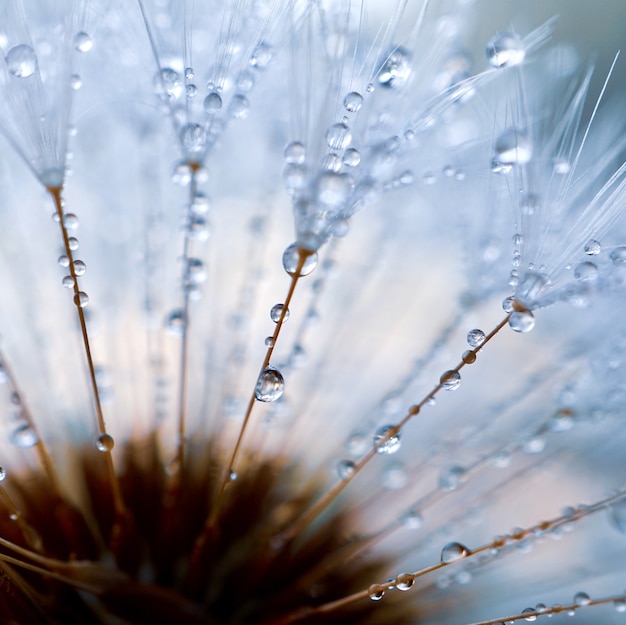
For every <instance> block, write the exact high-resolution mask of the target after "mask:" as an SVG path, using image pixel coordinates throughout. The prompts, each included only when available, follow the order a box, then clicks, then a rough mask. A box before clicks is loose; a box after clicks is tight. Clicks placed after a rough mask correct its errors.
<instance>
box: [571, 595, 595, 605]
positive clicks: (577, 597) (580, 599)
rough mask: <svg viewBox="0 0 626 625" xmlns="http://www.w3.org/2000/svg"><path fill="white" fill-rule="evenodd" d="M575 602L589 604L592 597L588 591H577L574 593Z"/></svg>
mask: <svg viewBox="0 0 626 625" xmlns="http://www.w3.org/2000/svg"><path fill="white" fill-rule="evenodd" d="M574 603H575V604H576V605H580V606H585V605H589V604H590V603H591V598H590V597H589V595H588V594H587V593H586V592H577V593H576V594H575V595H574Z"/></svg>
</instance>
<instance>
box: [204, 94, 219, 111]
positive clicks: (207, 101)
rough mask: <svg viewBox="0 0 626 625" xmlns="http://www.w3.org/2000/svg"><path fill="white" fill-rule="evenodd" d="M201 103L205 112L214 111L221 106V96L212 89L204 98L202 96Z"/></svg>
mask: <svg viewBox="0 0 626 625" xmlns="http://www.w3.org/2000/svg"><path fill="white" fill-rule="evenodd" d="M202 105H203V106H204V110H205V111H206V112H207V113H215V112H216V111H219V110H220V109H221V108H222V105H223V102H222V96H221V95H220V94H219V93H217V92H215V91H212V92H211V93H209V95H208V96H207V97H206V98H204V101H203V102H202Z"/></svg>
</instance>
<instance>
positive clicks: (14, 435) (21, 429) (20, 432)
mask: <svg viewBox="0 0 626 625" xmlns="http://www.w3.org/2000/svg"><path fill="white" fill-rule="evenodd" d="M38 442H39V439H38V438H37V434H36V433H35V430H33V428H32V427H30V425H28V423H22V425H18V426H17V427H16V428H15V429H14V430H13V432H11V443H13V445H15V446H16V447H19V448H21V449H28V448H29V447H34V446H35V445H36V444H37V443H38Z"/></svg>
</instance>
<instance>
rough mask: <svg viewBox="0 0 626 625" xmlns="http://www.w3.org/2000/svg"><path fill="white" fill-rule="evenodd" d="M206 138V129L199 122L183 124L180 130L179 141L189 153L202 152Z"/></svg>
mask: <svg viewBox="0 0 626 625" xmlns="http://www.w3.org/2000/svg"><path fill="white" fill-rule="evenodd" d="M206 140H207V136H206V130H205V129H204V128H203V127H202V126H201V125H200V124H185V125H184V126H183V127H182V128H181V130H180V142H181V144H182V146H183V148H184V149H185V151H186V152H188V153H189V154H200V153H201V152H203V151H204V149H205V148H206Z"/></svg>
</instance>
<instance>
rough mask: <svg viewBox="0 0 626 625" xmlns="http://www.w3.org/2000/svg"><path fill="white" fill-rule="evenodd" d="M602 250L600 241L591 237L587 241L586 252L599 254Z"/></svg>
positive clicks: (592, 254)
mask: <svg viewBox="0 0 626 625" xmlns="http://www.w3.org/2000/svg"><path fill="white" fill-rule="evenodd" d="M601 251H602V245H601V244H600V241H596V240H595V239H589V241H587V243H585V254H587V255H588V256H597V255H598V254H599V253H600V252H601Z"/></svg>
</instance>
